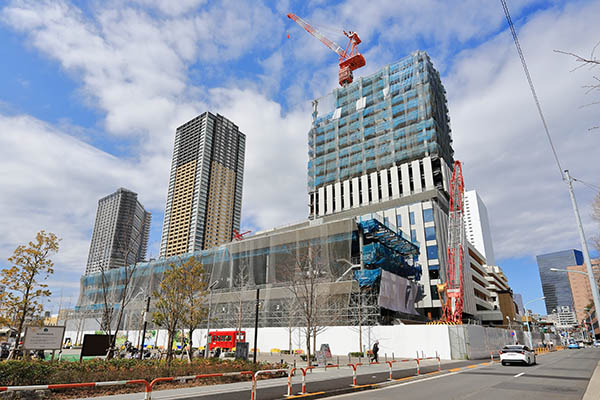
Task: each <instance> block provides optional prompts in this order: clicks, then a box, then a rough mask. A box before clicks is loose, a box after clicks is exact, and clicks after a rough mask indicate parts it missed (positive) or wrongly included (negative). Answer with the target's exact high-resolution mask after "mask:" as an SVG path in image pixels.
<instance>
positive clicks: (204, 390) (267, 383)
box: [80, 357, 456, 400]
mask: <svg viewBox="0 0 600 400" xmlns="http://www.w3.org/2000/svg"><path fill="white" fill-rule="evenodd" d="M346 358H347V357H346ZM340 362H341V363H342V359H341V357H340ZM354 362H358V360H354ZM441 363H442V366H444V365H447V364H453V363H456V361H452V360H442V361H441ZM343 365H344V366H340V368H339V369H337V368H328V369H327V370H325V369H324V368H318V369H315V370H312V371H309V372H307V374H306V386H307V388H308V389H307V391H309V392H310V391H311V390H310V383H311V382H324V381H332V380H335V379H339V378H344V379H345V380H346V379H347V386H349V385H350V384H351V383H352V375H353V373H352V368H351V367H348V366H345V365H346V364H345V363H343ZM432 367H434V368H435V369H437V361H436V360H422V361H421V369H423V368H429V369H431V368H432ZM415 368H416V363H415V362H396V363H394V364H393V368H392V370H393V371H407V370H414V369H415ZM388 372H389V367H388V365H387V364H385V363H382V364H378V365H363V366H359V367H358V369H357V375H358V377H359V379H360V376H361V375H371V374H381V373H388ZM301 380H302V373H301V372H300V371H296V374H295V375H294V377H293V378H292V383H293V384H294V385H297V384H299V383H300V382H301ZM287 381H288V380H287V378H274V379H268V380H260V381H259V382H258V384H257V388H258V390H261V389H265V388H276V387H279V388H281V397H284V394H285V393H286V391H287ZM158 388H159V389H160V385H158ZM250 388H251V381H250V379H248V381H247V382H236V383H226V384H221V385H207V386H196V387H188V388H181V389H167V390H155V391H153V392H152V399H162V400H166V399H185V398H189V397H194V398H197V397H204V396H211V395H212V396H218V395H219V394H225V393H228V394H231V393H235V392H249V391H250ZM143 398H144V393H131V394H119V395H112V396H102V397H91V398H86V399H80V400H141V399H143ZM240 398H243V397H240ZM248 398H249V396H248Z"/></svg>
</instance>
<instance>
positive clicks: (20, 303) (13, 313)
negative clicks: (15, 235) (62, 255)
mask: <svg viewBox="0 0 600 400" xmlns="http://www.w3.org/2000/svg"><path fill="white" fill-rule="evenodd" d="M59 242H60V239H59V238H58V237H57V236H56V235H55V234H54V233H51V232H48V233H46V232H45V231H43V230H42V231H40V232H38V233H37V234H36V237H35V240H33V241H31V242H29V243H28V244H27V245H20V246H18V247H17V248H16V249H15V251H14V252H13V255H12V256H11V257H10V258H9V259H8V262H9V263H11V264H12V266H11V267H9V268H5V269H2V270H1V271H0V284H2V285H3V286H4V287H5V291H4V293H3V295H2V298H1V300H2V302H1V303H2V309H3V310H5V312H6V314H5V317H4V318H5V319H6V321H5V322H9V323H11V324H14V325H15V327H16V329H17V343H18V342H19V338H20V337H21V334H22V333H23V328H24V327H25V323H26V322H29V321H35V320H38V321H39V320H40V319H41V313H42V311H43V305H42V300H43V299H44V298H46V297H48V296H50V295H51V294H52V293H51V292H50V290H49V289H48V285H47V284H45V283H43V281H45V280H46V279H48V277H49V276H50V275H52V274H53V273H54V262H53V261H52V260H51V259H50V256H51V255H53V254H55V253H57V252H58V243H59ZM13 354H14V352H13Z"/></svg>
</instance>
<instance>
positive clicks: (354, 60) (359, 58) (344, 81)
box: [288, 13, 366, 86]
mask: <svg viewBox="0 0 600 400" xmlns="http://www.w3.org/2000/svg"><path fill="white" fill-rule="evenodd" d="M288 18H290V19H291V20H294V21H296V23H297V24H298V25H300V26H301V27H303V28H304V29H306V31H307V32H308V33H310V34H311V35H313V36H314V37H316V38H317V39H319V40H320V41H321V42H322V43H323V44H324V45H325V46H327V47H329V48H330V49H331V50H333V51H334V52H336V53H337V54H338V55H339V56H340V59H339V65H340V71H339V73H338V78H339V82H340V86H346V85H348V84H350V83H352V81H353V79H354V77H353V73H352V71H354V70H355V69H358V68H360V67H363V66H364V65H365V64H366V61H365V58H364V57H363V55H362V54H360V53H359V52H358V50H357V48H356V47H357V46H358V44H359V43H360V42H361V40H360V37H358V33H356V32H352V31H348V32H346V31H344V35H346V37H347V38H348V39H349V41H348V45H347V46H346V49H345V50H344V49H343V48H342V47H340V45H339V44H337V43H335V42H334V41H332V40H330V39H328V38H327V37H325V35H323V34H322V33H321V32H319V31H318V30H316V29H315V28H313V27H312V26H311V25H310V24H309V23H308V22H306V21H304V20H303V19H302V18H300V17H299V16H297V15H296V14H292V13H289V14H288Z"/></svg>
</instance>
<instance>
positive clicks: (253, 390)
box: [250, 369, 288, 400]
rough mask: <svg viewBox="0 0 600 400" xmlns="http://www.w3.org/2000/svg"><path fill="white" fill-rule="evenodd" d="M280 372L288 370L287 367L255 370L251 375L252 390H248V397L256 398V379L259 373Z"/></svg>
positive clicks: (253, 399) (254, 399)
mask: <svg viewBox="0 0 600 400" xmlns="http://www.w3.org/2000/svg"><path fill="white" fill-rule="evenodd" d="M281 372H288V370H287V369H261V370H259V371H256V372H255V373H254V374H253V375H252V391H251V392H250V399H251V400H256V380H257V378H258V376H259V375H260V374H277V373H281Z"/></svg>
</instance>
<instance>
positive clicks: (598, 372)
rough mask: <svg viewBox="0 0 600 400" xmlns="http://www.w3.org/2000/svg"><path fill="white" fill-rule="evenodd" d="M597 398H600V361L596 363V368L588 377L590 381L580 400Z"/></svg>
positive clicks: (595, 399)
mask: <svg viewBox="0 0 600 400" xmlns="http://www.w3.org/2000/svg"><path fill="white" fill-rule="evenodd" d="M598 398H600V361H599V362H598V365H596V369H595V370H594V373H593V375H592V377H591V378H590V382H589V383H588V386H587V389H586V391H585V394H584V395H583V398H582V399H581V400H597V399H598Z"/></svg>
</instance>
